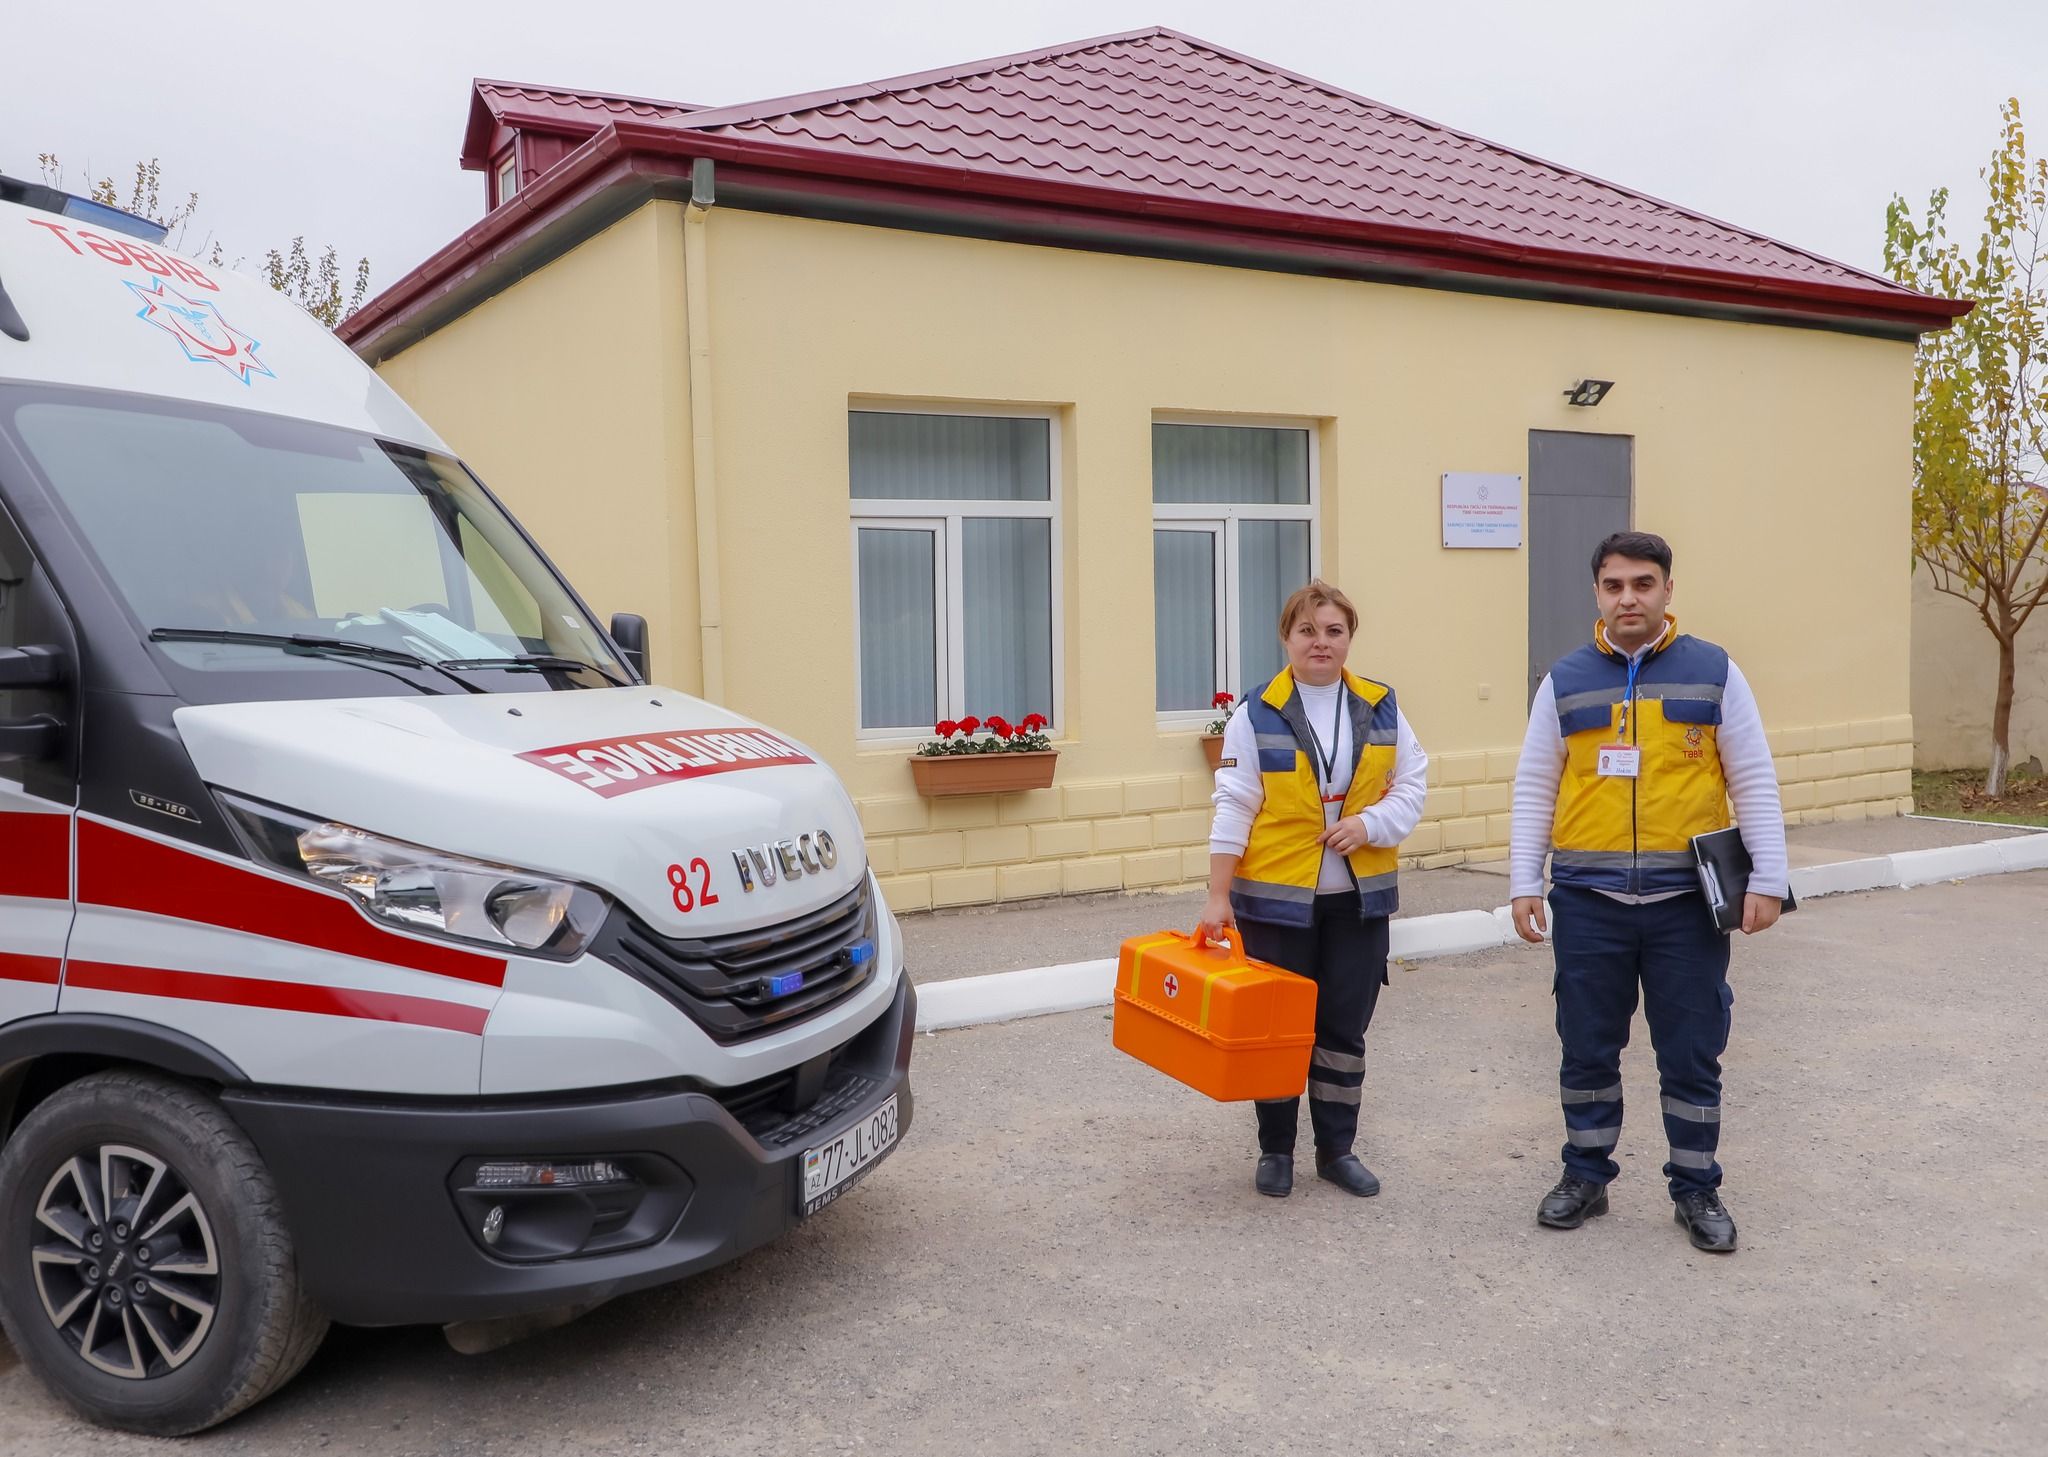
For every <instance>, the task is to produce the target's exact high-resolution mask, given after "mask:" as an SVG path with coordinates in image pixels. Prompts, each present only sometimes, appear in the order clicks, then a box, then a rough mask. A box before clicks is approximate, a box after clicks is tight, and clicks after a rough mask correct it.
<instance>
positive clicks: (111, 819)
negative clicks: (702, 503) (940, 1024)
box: [0, 180, 914, 1433]
mask: <svg viewBox="0 0 2048 1457" xmlns="http://www.w3.org/2000/svg"><path fill="white" fill-rule="evenodd" d="M10 199H11V200H10ZM57 208H68V209H69V213H68V214H67V213H66V212H63V211H56V210H53V209H57ZM81 211H82V208H81V205H79V204H77V203H76V200H71V199H64V198H63V197H62V196H61V195H57V194H50V193H48V192H47V190H46V189H37V188H33V187H25V186H23V185H22V184H19V183H11V182H6V181H4V180H0V1320H4V1322H5V1327H6V1331H7V1334H8V1336H9V1338H10V1339H11V1341H12V1343H13V1345H14V1347H15V1349H16V1350H17V1352H18V1353H19V1354H20V1356H21V1358H22V1359H23V1361H24V1362H25V1363H26V1364H27V1365H28V1366H29V1367H30V1368H31V1369H32V1370H33V1371H34V1372H35V1373H36V1374H37V1375H38V1376H40V1377H41V1378H42V1379H43V1380H44V1381H45V1382H46V1383H47V1384H48V1385H49V1386H50V1387H51V1388H52V1389H53V1390H55V1391H56V1392H57V1393H58V1394H60V1395H61V1396H63V1397H64V1398H65V1399H67V1400H68V1401H70V1402H71V1403H72V1404H73V1405H75V1406H76V1407H78V1408H79V1409H80V1410H82V1411H84V1412H85V1413H87V1414H88V1415H90V1416H92V1417H94V1418H95V1419H97V1420H100V1421H103V1422H108V1423H113V1424H117V1425H123V1426H128V1427H132V1428H135V1429H138V1430H145V1431H153V1432H159V1433H175V1432H184V1431H192V1430H197V1429H199V1428H202V1427H204V1426H207V1425H210V1424H212V1423H213V1422H216V1421H219V1420H221V1419H223V1418H225V1417H226V1416H228V1415H230V1414H232V1413H233V1412H234V1411H236V1410H239V1409H240V1408H242V1407H244V1406H246V1405H248V1404H249V1403H250V1402H253V1401H255V1400H258V1399H260V1398H261V1397H262V1396H263V1395H265V1394H266V1393H267V1392H269V1391H270V1390H273V1389H275V1387H276V1386H278V1385H280V1384H282V1382H284V1381H285V1380H287V1379H289V1377H290V1376H291V1375H292V1374H293V1372H295V1371H296V1370H297V1369H298V1367H299V1366H300V1365H301V1364H303V1362H304V1361H305V1360H306V1359H307V1358H308V1357H309V1356H310V1354H311V1353H312V1351H313V1349H314V1348H315V1347H316V1346H317V1344H318V1341H319V1337H320V1335H321V1333H322V1332H324V1330H325V1329H326V1325H327V1322H328V1321H329V1320H330V1319H331V1320H337V1321H344V1322H350V1323H357V1324H366V1325H382V1324H398V1323H413V1322H432V1323H442V1324H451V1325H454V1324H461V1323H470V1322H479V1321H492V1320H496V1319H499V1318H520V1317H529V1316H533V1315H535V1314H536V1313H544V1312H555V1311H559V1310H562V1309H564V1308H569V1307H577V1306H586V1305H588V1304H591V1303H594V1302H596V1301H599V1300H602V1299H605V1298H607V1297H609V1296H612V1295H615V1294H618V1293H620V1292H623V1291H627V1290H632V1289H636V1288H640V1287H645V1286H648V1285H652V1284H656V1283H659V1282H662V1281H666V1280H671V1279H675V1278H677V1277H679V1276H681V1275H685V1274H688V1273H690V1272H692V1271H695V1270H698V1269H702V1268H704V1267H706V1266H709V1265H712V1264H716V1263H719V1262H721V1261H724V1260H728V1259H731V1258H733V1257H734V1256H735V1255H737V1254H739V1253H741V1252H742V1251H744V1250H746V1249H748V1248H751V1247H753V1246H755V1245H758V1244H760V1243H761V1242H763V1241H765V1240H767V1239H769V1238H772V1237H773V1236H774V1235H776V1234H778V1233H779V1232H781V1231H783V1230H784V1229H786V1228H788V1227H789V1226H790V1225H792V1224H793V1223H795V1222H796V1221H798V1220H799V1219H801V1218H803V1217H804V1216H805V1215H806V1214H807V1213H811V1212H815V1211H816V1210H818V1209H819V1208H822V1207H823V1206H824V1205H825V1204H826V1203H829V1202H831V1201H832V1200H833V1199H835V1198H836V1197H838V1196H839V1195H840V1194H841V1193H843V1192H844V1191H845V1190H846V1189H847V1188H848V1187H850V1185H851V1183H852V1182H853V1181H854V1180H855V1179H857V1178H858V1177H859V1176H860V1175H862V1174H864V1173H865V1172H866V1171H867V1170H868V1169H869V1168H870V1167H872V1165H873V1162H874V1160H875V1159H877V1158H878V1157H880V1156H881V1155H882V1154H884V1153H886V1152H887V1151H888V1150H889V1149H890V1148H891V1147H892V1146H893V1145H894V1143H895V1142H896V1140H897V1139H898V1138H899V1137H900V1135H901V1134H902V1132H903V1131H904V1130H905V1129H906V1128H907V1127H908V1124H909V1120H910V1114H911V1097H910V1088H909V1083H908V1076H907V1074H908V1065H909V1050H910V1045H911V1037H912V1029H913V1023H914V999H913V994H912V991H911V987H910V984H909V980H908V978H907V977H905V975H904V974H903V966H902V949H901V943H900V940H899V937H898V935H897V931H896V926H895V922H894V920H893V919H892V917H891V916H890V914H889V911H888V909H887V907H886V906H885V905H884V904H883V901H882V898H881V895H880V893H879V891H878V890H877V888H876V885H875V882H874V879H873V877H872V876H871V875H870V873H869V871H868V868H867V863H866V854H865V850H864V847H863V842H862V838H861V833H860V827H859V823H858V821H857V819H856V818H855V814H854V810H853V806H852V805H851V803H850V802H849V801H848V799H847V796H846V794H845V792H844V790H843V789H842V788H841V787H840V785H839V783H838V782H837V780H836V779H835V778H834V776H833V775H832V774H831V773H830V771H829V770H827V769H826V768H825V767H824V766H823V765H822V764H820V763H819V762H817V760H816V758H815V756H814V755H812V754H811V753H810V752H809V751H808V750H807V749H806V748H805V747H804V746H803V745H802V744H800V743H797V742H795V741H793V740H791V739H789V738H787V737H785V736H783V735H781V734H777V733H775V732H773V731H772V730H769V729H766V728H764V727H762V726H761V725H758V724H754V723H750V722H748V721H747V720H745V719H742V718H740V717H739V716H737V715H734V714H731V713H728V712H725V711H724V710H722V709H719V708H716V707H714V706H712V705H710V704H707V703H703V702H700V701H698V700H695V699H692V698H689V697H687V696H685V695H683V694H681V693H678V692H675V691H673V690H671V689H667V688H661V687H656V686H651V685H648V684H646V683H644V682H643V681H641V672H640V667H641V664H642V663H643V662H644V653H645V636H644V627H643V626H642V625H641V624H640V623H639V620H638V619H634V618H625V617H622V618H619V619H615V620H614V622H613V624H612V630H611V631H610V632H607V631H606V630H605V629H604V628H601V627H600V626H599V625H598V624H597V623H596V622H595V621H594V620H593V619H592V617H591V615H590V613H589V612H588V610H587V609H586V608H585V607H584V605H583V604H582V602H581V601H580V600H579V599H578V598H577V597H576V595H575V594H574V593H573V592H572V591H571V590H570V588H569V586H568V585H567V584H566V583H565V582H564V581H563V580H562V579H561V578H560V577H559V575H558V574H557V573H556V572H555V571H554V569H553V568H552V567H551V566H550V565H549V564H548V563H547V561H546V560H545V558H544V557H542V556H541V554H540V553H539V551H538V550H537V549H536V548H535V546H534V545H533V543H532V542H531V541H530V540H529V539H528V538H527V537H526V536H525V535H524V533H523V532H522V531H521V530H520V528H519V527H518V526H517V524H516V523H515V522H513V521H512V519H511V518H510V517H509V516H508V515H507V514H506V513H505V512H504V511H503V510H502V508H500V507H499V506H498V505H497V503H496V502H495V501H494V500H493V498H492V497H491V496H490V495H489V494H488V493H487V492H486V491H485V490H484V489H483V487H482V486H481V485H479V484H478V483H477V482H476V480H475V479H474V478H473V477H472V476H470V475H469V474H468V472H467V471H466V470H464V468H463V467H462V466H461V465H460V464H459V463H458V462H457V461H456V460H455V459H454V458H453V456H452V455H451V453H450V452H449V451H448V449H447V447H446V446H445V445H443V444H442V443H441V441H440V440H439V439H437V438H436V437H435V435H434V434H433V432H432V431H431V430H429V429H428V428H427V427H426V425H424V424H423V423H422V422H421V421H420V420H419V419H418V418H416V417H415V416H414V415H413V414H412V412H411V411H410V410H409V409H407V408H406V406H405V405H404V404H403V403H402V402H401V401H400V400H399V399H398V398H397V397H396V396H395V395H394V394H392V392H391V391H390V390H389V389H388V388H387V387H386V386H385V385H384V384H383V383H382V382H381V381H380V380H379V379H378V378H377V377H376V376H375V375H374V374H373V373H372V372H371V371H370V370H368V369H366V368H365V367H364V366H363V365H362V364H361V363H360V362H359V361H358V360H357V359H356V358H355V357H354V356H353V355H352V354H351V353H350V352H349V351H348V350H347V349H346V348H344V347H343V346H342V345H341V344H340V343H339V342H338V341H336V340H335V339H334V338H333V337H332V336H331V335H330V334H329V333H328V332H327V331H326V330H325V329H323V328H322V327H321V326H320V325H319V324H318V323H317V322H316V321H314V320H313V319H311V318H310V317H309V316H307V315H306V314H305V313H303V312H302V311H301V310H299V309H298V308H297V307H296V306H295V305H293V304H291V303H290V302H289V301H287V300H285V299H284V298H282V297H281V296H279V295H277V294H275V293H273V292H271V291H270V290H268V289H267V288H265V287H263V286H262V285H261V284H260V283H257V282H255V281H254V280H251V279H248V278H245V277H242V276H240V275H237V274H235V273H233V272H231V271H228V270H225V269H218V268H210V267H204V266H202V265H199V264H196V263H193V262H191V261H189V260H186V259H183V258H179V257H176V256H174V255H172V254H170V253H168V252H166V251H165V250H163V249H161V248H159V247H156V246H153V245H152V244H151V243H150V242H148V241H145V236H146V235H144V236H137V235H134V234H133V233H132V232H131V233H123V232H121V231H116V230H115V229H116V228H118V227H127V228H130V229H133V228H134V227H135V225H136V220H131V219H125V218H124V217H123V216H121V215H111V216H109V215H108V214H107V213H105V212H102V213H101V214H100V215H99V216H98V217H93V216H90V215H87V216H80V215H79V214H80V212H81ZM564 428H565V429H573V428H574V426H573V423H571V422H565V423H564ZM580 485H581V483H579V482H573V481H568V482H564V483H563V488H564V489H570V490H573V489H578V488H580Z"/></svg>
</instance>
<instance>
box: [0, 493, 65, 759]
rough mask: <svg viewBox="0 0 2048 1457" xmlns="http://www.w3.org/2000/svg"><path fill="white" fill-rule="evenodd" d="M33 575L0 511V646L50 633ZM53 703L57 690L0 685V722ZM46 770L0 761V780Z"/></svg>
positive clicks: (44, 638)
mask: <svg viewBox="0 0 2048 1457" xmlns="http://www.w3.org/2000/svg"><path fill="white" fill-rule="evenodd" d="M34 575H35V558H34V557H33V556H32V555H30V553H29V549H28V544H27V543H26V542H24V541H23V540H22V539H21V536H20V534H19V533H17V532H16V531H15V529H14V523H13V522H12V521H10V520H8V519H7V514H6V512H4V511H0V648H19V647H27V646H28V645H29V644H31V643H47V642H50V641H51V640H52V639H53V637H54V636H55V633H54V632H53V624H52V622H51V620H50V607H49V603H48V600H47V597H46V596H45V595H44V594H46V593H47V590H48V589H47V588H41V589H38V587H37V585H36V584H35V582H34V581H33V580H32V579H33V577H34ZM59 701H60V695H59V693H58V692H56V691H55V690H52V689H49V688H0V720H5V719H25V718H30V717H33V716H34V715H36V714H39V713H50V712H52V711H55V710H56V709H57V708H58V704H59ZM49 773H50V766H49V765H47V764H32V763H31V762H30V761H28V760H24V759H0V778H5V779H11V780H13V781H14V782H15V783H16V784H20V783H23V782H25V781H26V780H28V779H29V777H30V776H31V775H34V776H36V777H37V778H39V779H47V778H48V776H49ZM30 787H31V788H34V786H33V785H31V786H30Z"/></svg>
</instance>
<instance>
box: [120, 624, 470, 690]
mask: <svg viewBox="0 0 2048 1457" xmlns="http://www.w3.org/2000/svg"><path fill="white" fill-rule="evenodd" d="M149 640H150V641H151V642H227V643H254V644H256V645H258V646H267V647H278V648H283V649H285V650H286V651H288V652H290V651H297V652H301V653H311V654H325V655H330V656H334V657H344V658H367V659H369V660H370V661H371V662H378V663H403V664H405V665H406V666H407V667H409V668H431V669H432V670H433V671H435V672H437V673H439V674H441V676H442V677H444V678H446V679H447V680H448V681H449V682H451V683H453V684H455V685H456V686H457V687H459V688H461V689H462V691H463V692H465V693H483V692H487V691H488V690H487V689H483V688H479V687H478V686H477V685H476V684H474V683H472V682H470V681H469V680H468V679H467V678H464V677H463V676H462V675H461V674H460V673H451V672H449V671H448V668H447V666H446V665H445V664H442V663H437V662H435V661H434V660H433V659H432V658H422V657H420V656H418V655H417V654H415V653H408V652H405V651H404V650H402V649H400V648H387V647H382V646H380V645H378V644H377V643H369V642H351V641H349V639H347V638H345V637H322V636H321V635H320V634H318V633H311V632H290V633H286V632H243V631H242V630H241V629H239V628H232V627H152V628H151V629H150V630H149ZM365 666H367V664H366V665H365Z"/></svg>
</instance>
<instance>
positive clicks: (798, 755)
mask: <svg viewBox="0 0 2048 1457" xmlns="http://www.w3.org/2000/svg"><path fill="white" fill-rule="evenodd" d="M519 757H520V758H522V759H524V760H525V761H526V762H527V763H529V764H538V765H539V766H540V767H541V768H543V769H546V770H549V771H551V772H553V773H556V774H559V775H561V776H562V777H563V778H564V779H569V780H573V781H575V782H576V783H578V784H580V785H582V786H583V787H584V788H585V789H588V790H589V791H590V792H591V793H593V794H598V795H602V796H603V797H604V798H606V799H610V798H611V797H612V796H613V795H615V794H631V793H632V792H633V791H634V790H636V789H653V788H655V787H656V786H657V785H662V784H674V783H676V782H678V781H679V780H684V779H701V778H703V777H704V776H705V775H707V774H731V773H734V772H736V771H738V770H741V769H767V768H772V767H774V766H775V765H778V764H812V763H816V762H817V761H816V760H814V759H813V758H811V756H810V755H809V754H806V753H805V752H804V751H803V750H802V749H799V748H798V747H797V746H796V745H795V744H792V743H790V742H789V741H788V740H787V739H785V738H783V737H782V736H781V735H780V734H772V733H770V732H768V730H766V729H680V730H677V731H676V732H674V733H659V734H645V735H641V736H639V737H636V738H630V739H585V740H584V741H583V742H582V743H580V744H560V745H558V746H556V747H555V748H552V749H535V750H533V751H532V752H531V753H525V754H521V755H520V756H519Z"/></svg>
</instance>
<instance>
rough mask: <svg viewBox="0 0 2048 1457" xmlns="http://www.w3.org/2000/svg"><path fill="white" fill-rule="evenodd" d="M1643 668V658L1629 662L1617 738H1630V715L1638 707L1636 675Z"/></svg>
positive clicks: (1635, 658)
mask: <svg viewBox="0 0 2048 1457" xmlns="http://www.w3.org/2000/svg"><path fill="white" fill-rule="evenodd" d="M1645 656H1647V654H1646V655H1645ZM1642 668H1643V659H1642V658H1641V657H1634V658H1630V659H1629V660H1628V689H1627V691H1626V692H1625V693H1623V695H1622V699H1621V726H1620V727H1619V728H1617V729H1616V730H1615V737H1616V738H1620V739H1626V738H1627V737H1628V721H1629V715H1630V713H1631V712H1632V711H1633V710H1634V708H1635V706H1636V674H1637V673H1639V672H1641V671H1642Z"/></svg>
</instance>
